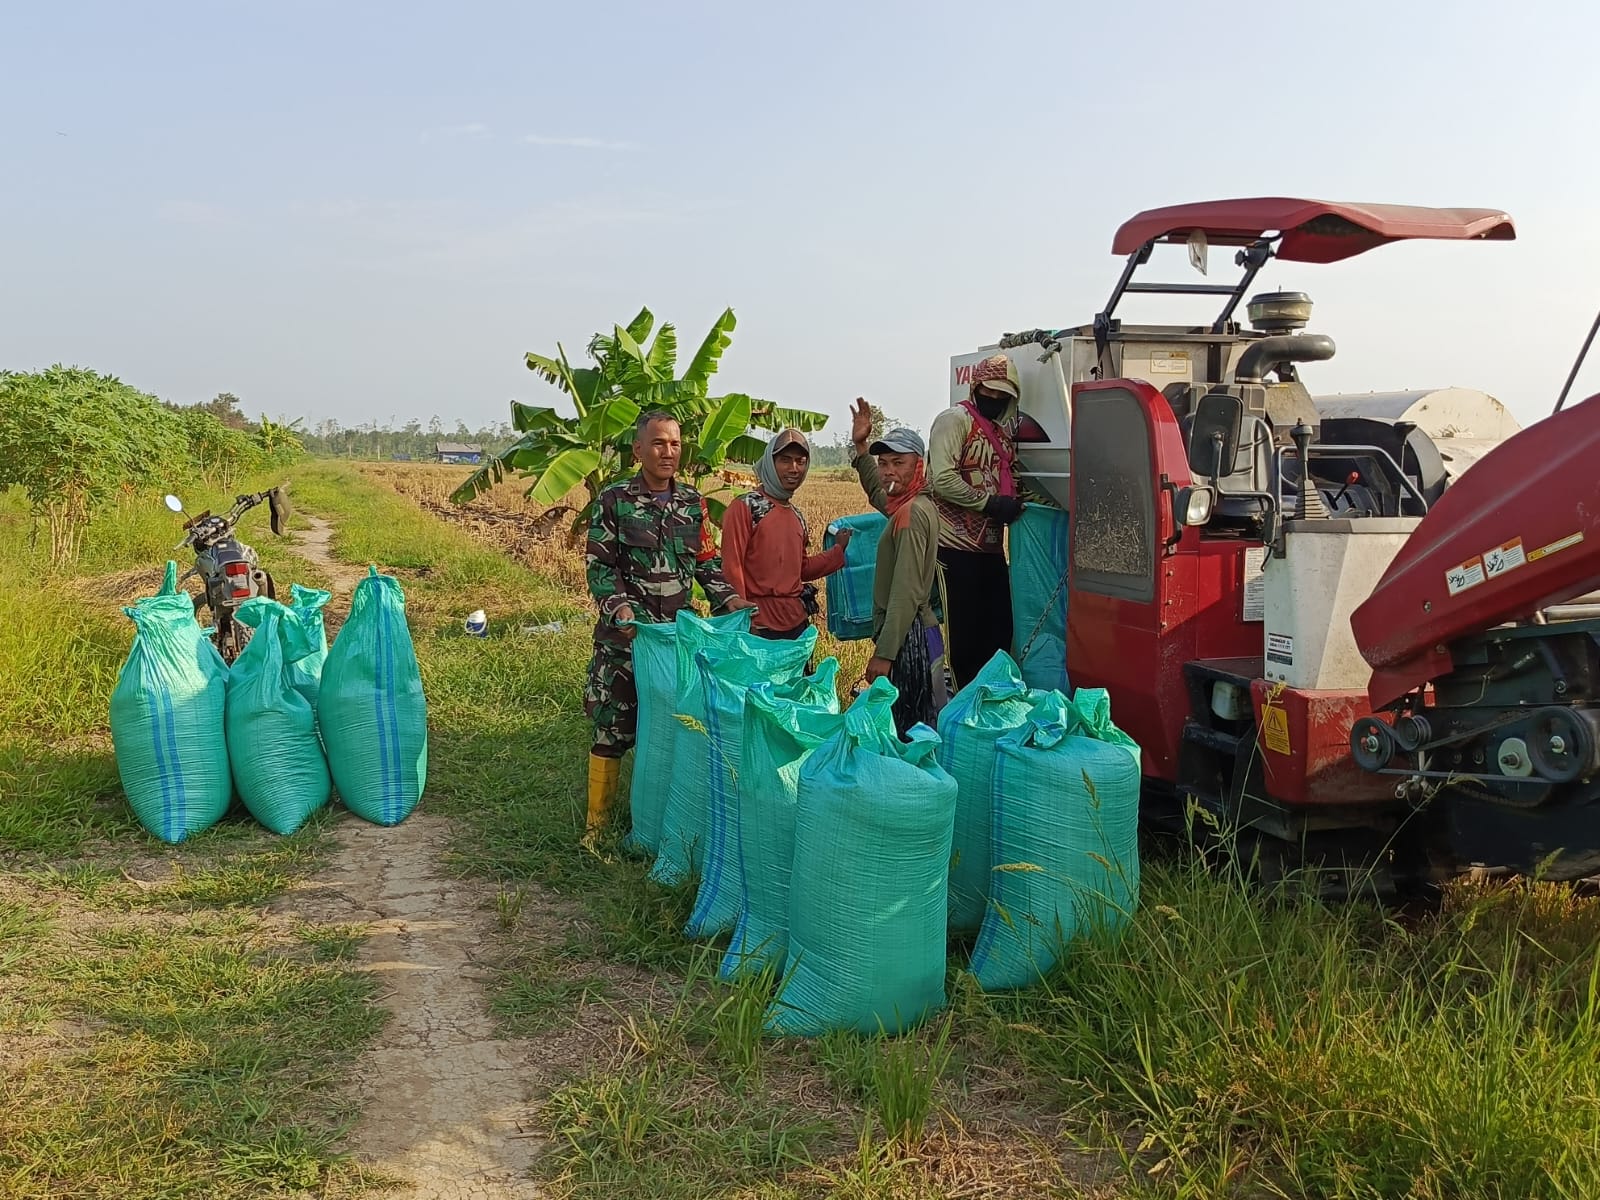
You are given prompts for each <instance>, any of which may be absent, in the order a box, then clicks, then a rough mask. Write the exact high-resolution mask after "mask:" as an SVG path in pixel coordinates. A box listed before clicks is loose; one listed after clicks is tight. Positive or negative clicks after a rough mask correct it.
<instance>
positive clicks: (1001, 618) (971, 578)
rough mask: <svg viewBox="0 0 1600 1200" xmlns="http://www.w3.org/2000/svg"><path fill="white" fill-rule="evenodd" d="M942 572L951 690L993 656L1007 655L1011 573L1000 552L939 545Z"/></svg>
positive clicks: (965, 681) (973, 674)
mask: <svg viewBox="0 0 1600 1200" xmlns="http://www.w3.org/2000/svg"><path fill="white" fill-rule="evenodd" d="M939 565H940V566H941V567H943V568H944V619H945V625H946V627H947V628H948V629H949V631H950V645H949V646H948V647H947V654H948V656H949V660H950V670H951V673H952V674H954V675H955V677H956V687H958V688H963V687H966V686H967V684H969V683H971V682H972V679H973V676H975V675H977V673H978V672H979V671H981V670H982V669H983V667H984V665H985V664H986V663H988V661H989V660H990V659H991V658H993V657H994V656H995V654H996V652H998V651H1001V650H1004V651H1005V652H1006V653H1007V654H1009V653H1011V635H1012V629H1011V572H1010V570H1009V569H1008V568H1007V566H1006V557H1005V555H1004V554H981V553H978V552H977V551H973V550H947V549H945V548H944V547H943V546H940V547H939Z"/></svg>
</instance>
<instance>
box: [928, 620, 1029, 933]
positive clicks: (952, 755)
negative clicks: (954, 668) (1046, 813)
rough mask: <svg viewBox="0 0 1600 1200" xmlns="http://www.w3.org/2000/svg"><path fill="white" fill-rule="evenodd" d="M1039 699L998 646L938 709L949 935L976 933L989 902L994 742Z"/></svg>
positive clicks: (1017, 723) (1020, 719) (1008, 656)
mask: <svg viewBox="0 0 1600 1200" xmlns="http://www.w3.org/2000/svg"><path fill="white" fill-rule="evenodd" d="M1041 698H1042V693H1039V692H1033V691H1030V690H1029V688H1028V685H1027V684H1025V683H1024V682H1023V681H1022V676H1021V674H1020V673H1019V672H1018V671H1017V664H1016V663H1015V662H1013V661H1012V660H1011V657H1010V655H1008V654H1006V653H1005V651H1003V650H1002V651H999V652H998V653H996V654H995V656H994V657H993V658H991V659H990V660H989V661H988V662H987V663H986V664H984V667H983V669H982V670H981V671H979V672H978V674H977V675H976V676H974V677H973V680H972V682H971V683H969V684H967V686H966V687H964V688H962V689H961V690H960V691H959V692H957V693H956V694H955V695H954V696H952V697H951V698H950V702H949V703H948V704H946V705H945V706H944V708H943V709H941V710H940V712H939V739H940V745H939V765H940V766H942V767H943V768H944V769H945V770H946V771H948V772H950V775H951V777H952V778H954V779H955V781H956V789H957V790H956V824H955V836H954V838H953V839H952V841H951V845H950V931H951V932H952V933H955V934H973V933H977V932H978V929H979V928H980V927H981V926H982V925H983V914H984V911H985V910H986V909H987V908H988V905H989V880H990V875H991V873H992V871H993V869H994V855H993V848H992V845H991V832H990V830H991V825H992V822H993V817H994V803H993V796H992V793H991V781H992V778H993V775H994V756H995V743H996V742H997V741H998V740H999V739H1000V738H1001V737H1003V736H1005V735H1006V734H1007V733H1010V732H1011V731H1012V730H1013V729H1016V728H1017V727H1018V726H1019V725H1021V724H1022V723H1023V722H1024V721H1026V720H1027V719H1028V715H1029V714H1030V713H1031V712H1033V707H1034V705H1035V703H1037V702H1038V700H1039V699H1041Z"/></svg>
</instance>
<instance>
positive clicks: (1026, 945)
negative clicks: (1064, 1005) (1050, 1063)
mask: <svg viewBox="0 0 1600 1200" xmlns="http://www.w3.org/2000/svg"><path fill="white" fill-rule="evenodd" d="M1139 759H1140V754H1139V748H1138V746H1137V745H1136V744H1135V743H1134V742H1133V739H1131V738H1129V737H1128V735H1127V734H1125V733H1123V732H1122V731H1121V730H1120V729H1118V728H1117V727H1116V726H1115V725H1113V724H1112V723H1111V705H1110V700H1109V698H1108V696H1107V694H1106V692H1105V691H1104V690H1103V689H1092V690H1091V689H1081V690H1080V691H1079V692H1078V694H1077V696H1076V697H1075V698H1074V699H1073V700H1072V701H1070V702H1069V701H1068V700H1067V699H1066V698H1065V697H1064V696H1062V695H1061V694H1060V693H1059V692H1051V693H1049V694H1047V695H1046V696H1045V697H1044V699H1042V700H1040V702H1039V703H1038V705H1037V706H1036V707H1035V708H1034V711H1033V713H1032V714H1031V715H1030V716H1029V718H1028V720H1027V721H1026V722H1025V723H1024V724H1023V725H1022V726H1021V727H1019V728H1018V729H1016V730H1013V731H1012V732H1011V733H1009V734H1007V735H1006V736H1005V737H1003V738H1001V739H1000V740H999V742H998V743H996V746H995V768H994V857H995V870H994V877H993V879H992V881H991V884H990V897H991V900H990V905H989V911H988V914H987V915H986V916H985V917H984V922H983V930H982V932H981V933H980V934H979V935H978V943H977V945H976V946H975V947H974V948H973V951H972V972H973V974H974V975H976V976H977V979H978V984H979V986H981V987H982V988H983V989H984V990H985V991H998V990H1003V989H1008V988H1024V987H1029V986H1031V985H1033V984H1035V983H1037V982H1038V981H1039V980H1040V979H1041V978H1042V977H1043V976H1044V975H1046V974H1047V973H1048V972H1049V971H1050V969H1051V968H1052V967H1054V966H1055V964H1056V962H1057V961H1058V960H1059V959H1060V957H1061V955H1062V953H1063V951H1064V950H1065V948H1066V945H1067V943H1068V942H1070V941H1071V940H1072V938H1074V937H1075V936H1077V935H1078V934H1080V933H1089V932H1098V931H1105V930H1116V929H1118V928H1120V927H1121V926H1122V925H1123V924H1124V923H1125V922H1126V921H1127V920H1128V918H1129V917H1130V916H1131V915H1132V914H1133V911H1134V908H1135V907H1136V905H1137V904H1138V899H1139Z"/></svg>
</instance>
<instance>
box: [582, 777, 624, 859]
mask: <svg viewBox="0 0 1600 1200" xmlns="http://www.w3.org/2000/svg"><path fill="white" fill-rule="evenodd" d="M621 775H622V760H621V759H620V758H602V757H601V756H600V755H598V754H590V755H589V816H588V820H587V821H586V822H585V829H584V834H583V848H584V849H585V850H588V851H590V852H591V853H593V852H594V849H595V845H596V843H597V842H598V841H599V838H600V833H601V831H602V830H603V829H605V827H606V822H607V821H608V820H609V819H610V817H611V810H612V808H613V807H615V806H616V803H617V781H618V779H619V778H620V777H621Z"/></svg>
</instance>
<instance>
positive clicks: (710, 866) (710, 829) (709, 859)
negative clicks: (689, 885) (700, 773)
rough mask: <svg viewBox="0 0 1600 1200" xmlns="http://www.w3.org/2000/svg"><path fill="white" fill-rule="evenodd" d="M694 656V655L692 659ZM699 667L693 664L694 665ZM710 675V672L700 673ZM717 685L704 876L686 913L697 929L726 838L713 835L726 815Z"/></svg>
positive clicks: (711, 707) (709, 729) (709, 696)
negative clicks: (698, 898)
mask: <svg viewBox="0 0 1600 1200" xmlns="http://www.w3.org/2000/svg"><path fill="white" fill-rule="evenodd" d="M696 657H698V656H696ZM695 665H696V666H699V665H700V664H699V663H698V662H697V663H696V664H695ZM703 673H704V674H708V675H709V674H710V672H704V671H703ZM719 686H722V685H719V684H718V683H717V682H716V679H715V678H712V679H711V686H710V687H708V688H707V689H706V733H707V734H708V735H709V736H710V742H711V812H710V824H709V825H708V826H707V829H706V841H707V842H708V843H709V845H708V846H707V850H708V851H709V852H708V853H707V854H706V864H705V877H704V878H703V879H702V880H701V881H700V900H699V902H698V903H696V904H695V906H694V911H693V912H692V913H690V914H689V925H690V927H691V928H697V927H698V926H699V925H700V922H702V921H705V920H708V919H709V918H710V916H711V911H710V910H711V905H712V903H713V901H714V900H715V899H716V896H717V891H718V889H719V888H720V887H721V886H722V866H723V861H724V860H725V859H726V858H727V856H728V855H727V849H728V846H727V843H728V839H727V837H726V835H724V836H722V837H720V838H719V837H718V836H717V833H718V830H719V828H721V827H722V826H723V825H724V823H725V818H726V816H727V804H726V802H727V796H728V788H727V784H726V781H727V778H728V774H727V770H726V767H725V765H724V764H723V763H722V755H721V754H720V753H719V752H718V750H717V740H718V738H719V737H720V736H721V733H722V714H721V712H720V711H719V708H718V705H717V702H716V696H715V695H713V691H714V689H717V688H718V687H719Z"/></svg>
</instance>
